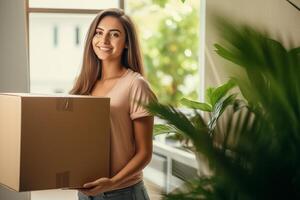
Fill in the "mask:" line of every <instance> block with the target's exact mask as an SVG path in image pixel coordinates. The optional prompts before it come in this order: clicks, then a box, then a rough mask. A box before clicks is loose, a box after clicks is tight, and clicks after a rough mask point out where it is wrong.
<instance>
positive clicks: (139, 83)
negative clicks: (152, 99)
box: [127, 69, 150, 89]
mask: <svg viewBox="0 0 300 200" xmlns="http://www.w3.org/2000/svg"><path fill="white" fill-rule="evenodd" d="M127 77H128V79H129V80H130V81H129V82H130V88H131V89H135V88H140V87H142V88H143V87H147V88H150V85H149V83H148V81H147V80H146V79H145V78H144V77H143V76H142V75H141V74H140V73H138V72H134V71H133V70H131V69H128V74H127Z"/></svg>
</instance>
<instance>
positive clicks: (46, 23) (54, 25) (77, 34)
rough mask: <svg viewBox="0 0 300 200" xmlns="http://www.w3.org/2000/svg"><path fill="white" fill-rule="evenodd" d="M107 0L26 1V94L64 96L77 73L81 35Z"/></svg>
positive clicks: (113, 3)
mask: <svg viewBox="0 0 300 200" xmlns="http://www.w3.org/2000/svg"><path fill="white" fill-rule="evenodd" d="M120 2H122V1H119V0H111V1H102V0H85V1H82V0H68V1H61V0H28V6H29V7H28V19H29V60H30V92H32V93H50V94H51V93H68V92H69V91H70V89H71V88H72V86H73V84H74V80H75V78H76V76H77V75H78V73H79V70H80V67H81V63H82V56H83V45H84V40H85V34H86V33H87V30H88V27H89V25H90V23H91V21H92V19H93V18H94V17H95V15H96V13H98V12H99V11H100V10H101V9H104V8H110V7H119V5H121V3H120Z"/></svg>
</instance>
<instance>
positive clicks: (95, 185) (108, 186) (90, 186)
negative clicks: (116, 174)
mask: <svg viewBox="0 0 300 200" xmlns="http://www.w3.org/2000/svg"><path fill="white" fill-rule="evenodd" d="M114 186H115V184H114V182H113V181H112V179H109V178H100V179H98V180H95V181H93V182H90V183H86V184H84V185H83V189H80V190H79V191H80V192H82V193H83V194H85V195H87V196H96V195H98V194H100V193H102V192H106V191H110V190H113V189H114Z"/></svg>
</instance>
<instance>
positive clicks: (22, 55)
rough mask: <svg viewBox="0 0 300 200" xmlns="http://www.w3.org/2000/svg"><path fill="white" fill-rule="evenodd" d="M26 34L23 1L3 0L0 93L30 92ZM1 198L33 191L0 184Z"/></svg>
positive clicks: (21, 199)
mask: <svg viewBox="0 0 300 200" xmlns="http://www.w3.org/2000/svg"><path fill="white" fill-rule="evenodd" d="M26 37H27V36H26V13H25V3H24V1H22V0H0V92H28V91H29V73H28V56H27V55H28V54H27V46H26ZM0 112H1V111H0ZM0 176H1V172H0ZM0 199H1V200H29V199H30V193H26V192H25V193H17V192H13V191H11V190H8V189H7V188H5V187H3V186H1V185H0Z"/></svg>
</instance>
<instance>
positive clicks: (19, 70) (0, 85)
mask: <svg viewBox="0 0 300 200" xmlns="http://www.w3.org/2000/svg"><path fill="white" fill-rule="evenodd" d="M26 40H27V34H26V11H25V1H23V0H0V92H28V91H29V73H28V52H27V51H28V47H27V45H26Z"/></svg>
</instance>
